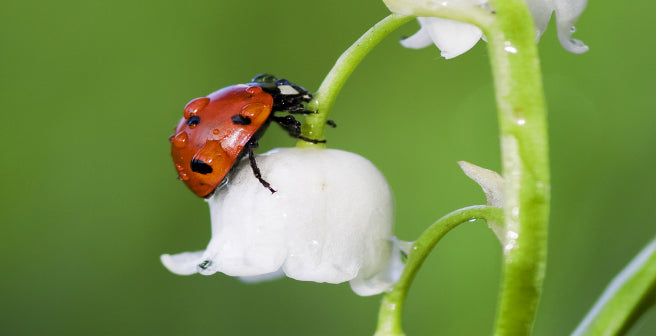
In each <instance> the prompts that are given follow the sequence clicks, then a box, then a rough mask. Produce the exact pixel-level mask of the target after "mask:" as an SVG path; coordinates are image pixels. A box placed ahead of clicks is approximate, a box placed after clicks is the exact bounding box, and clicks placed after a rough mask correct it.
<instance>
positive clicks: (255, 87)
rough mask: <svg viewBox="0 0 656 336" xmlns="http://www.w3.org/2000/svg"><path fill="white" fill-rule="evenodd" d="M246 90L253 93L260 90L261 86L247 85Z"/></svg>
mask: <svg viewBox="0 0 656 336" xmlns="http://www.w3.org/2000/svg"><path fill="white" fill-rule="evenodd" d="M246 92H248V93H250V94H252V95H254V94H258V93H260V92H262V88H261V87H259V86H249V87H248V89H246Z"/></svg>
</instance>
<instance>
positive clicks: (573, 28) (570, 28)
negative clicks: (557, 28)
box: [569, 26, 576, 34]
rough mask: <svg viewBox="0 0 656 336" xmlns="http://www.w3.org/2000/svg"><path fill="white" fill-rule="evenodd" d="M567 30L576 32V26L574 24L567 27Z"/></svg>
mask: <svg viewBox="0 0 656 336" xmlns="http://www.w3.org/2000/svg"><path fill="white" fill-rule="evenodd" d="M569 32H570V33H572V34H574V33H576V27H574V26H571V27H569Z"/></svg>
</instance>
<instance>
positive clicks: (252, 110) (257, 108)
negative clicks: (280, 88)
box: [240, 103, 271, 125]
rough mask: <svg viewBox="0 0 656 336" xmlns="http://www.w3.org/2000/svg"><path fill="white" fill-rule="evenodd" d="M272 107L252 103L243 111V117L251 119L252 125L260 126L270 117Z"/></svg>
mask: <svg viewBox="0 0 656 336" xmlns="http://www.w3.org/2000/svg"><path fill="white" fill-rule="evenodd" d="M270 112H271V106H269V105H266V104H262V103H251V104H248V105H246V106H244V107H243V108H242V109H241V113H240V114H241V115H242V116H243V117H248V118H249V119H251V121H252V122H251V123H253V124H256V125H259V124H261V123H263V122H264V120H265V119H266V118H267V117H268V116H269V113H270Z"/></svg>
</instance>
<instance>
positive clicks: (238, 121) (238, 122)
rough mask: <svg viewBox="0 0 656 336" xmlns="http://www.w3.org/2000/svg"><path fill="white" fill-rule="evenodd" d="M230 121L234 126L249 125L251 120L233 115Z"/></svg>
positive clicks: (239, 115)
mask: <svg viewBox="0 0 656 336" xmlns="http://www.w3.org/2000/svg"><path fill="white" fill-rule="evenodd" d="M230 120H232V123H233V124H235V125H250V124H251V118H249V117H244V116H243V115H241V114H235V115H233V116H232V117H230Z"/></svg>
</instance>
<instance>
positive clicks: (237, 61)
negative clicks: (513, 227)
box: [0, 0, 656, 336]
mask: <svg viewBox="0 0 656 336" xmlns="http://www.w3.org/2000/svg"><path fill="white" fill-rule="evenodd" d="M588 7H589V8H588V10H587V11H586V12H585V13H584V15H583V16H582V17H581V19H580V21H579V23H578V25H577V27H578V32H577V33H576V35H575V36H576V37H577V38H580V39H582V40H583V41H584V42H585V43H587V44H588V45H589V46H590V47H591V49H590V52H588V53H587V54H584V55H573V54H570V53H568V52H566V51H565V50H563V49H562V48H561V47H560V45H559V44H558V42H557V38H556V36H555V35H556V34H555V26H554V22H551V24H550V27H549V29H548V30H547V32H546V34H545V35H544V36H543V38H542V41H541V43H540V48H541V56H542V66H543V69H544V81H545V90H546V93H547V97H548V104H549V112H550V114H549V118H550V119H549V126H550V135H551V140H550V141H551V155H552V169H553V187H552V188H553V210H552V219H551V227H550V241H549V245H550V254H549V264H548V275H547V278H546V283H545V292H544V297H543V300H542V302H541V307H540V310H539V317H538V319H537V323H536V326H535V328H536V329H535V331H536V332H535V334H536V335H543V336H546V335H567V334H569V332H571V331H572V330H573V329H574V327H575V326H576V325H577V323H578V321H580V319H581V318H582V317H583V316H584V314H585V312H586V311H587V310H588V309H589V308H590V306H591V305H592V303H593V302H594V301H595V300H596V298H597V296H598V295H599V294H600V293H601V291H602V290H603V288H604V287H605V286H606V284H607V283H608V282H609V281H610V279H611V278H612V277H613V275H614V274H616V273H617V272H618V271H619V270H620V269H621V268H622V267H623V265H625V264H626V263H627V262H628V260H630V258H632V256H633V255H634V254H635V253H636V252H637V251H639V250H640V249H641V248H642V247H643V246H644V245H645V244H646V243H647V242H648V241H649V240H650V239H651V238H652V237H653V236H654V234H655V233H656V225H654V217H656V216H655V215H656V210H655V206H654V201H655V200H656V192H655V190H656V179H655V178H654V176H653V172H654V171H656V157H655V155H654V154H656V132H655V131H654V129H655V127H656V113H655V111H656V100H655V99H654V92H653V90H654V87H655V85H654V84H655V80H654V75H655V74H656V68H655V66H654V63H655V61H654V52H655V51H656V42H655V40H654V39H653V38H652V36H653V32H654V24H653V18H652V13H653V12H654V11H655V10H656V4H654V3H652V2H648V1H645V2H632V3H631V5H630V7H628V8H627V7H624V6H622V5H618V4H617V3H616V2H611V1H599V2H594V1H593V2H592V3H590V4H589V6H588ZM387 14H388V11H387V9H386V8H385V6H384V5H383V4H382V2H379V1H349V0H335V1H321V2H319V1H312V2H309V1H300V0H287V1H266V0H255V1H244V2H239V1H202V0H195V1H188V2H183V1H175V2H173V1H145V0H137V1H134V0H130V1H126V0H118V1H95V0H91V1H89V0H85V1H70V0H69V1H56V2H55V1H50V2H49V1H30V0H21V1H17V0H5V1H3V3H2V11H1V12H0V27H1V29H0V53H1V54H2V56H1V57H2V61H1V62H0V86H1V90H0V101H1V102H2V103H1V106H2V116H3V118H2V119H3V120H2V123H0V133H1V134H2V138H3V139H4V140H3V143H4V145H3V148H2V158H1V159H0V160H1V162H2V164H0V172H1V173H0V186H1V190H2V192H1V193H0V225H1V228H2V231H1V233H0V249H1V250H0V253H1V255H2V257H1V258H2V259H1V262H2V274H1V276H0V334H2V335H260V334H267V335H371V334H372V333H373V331H374V327H375V324H376V315H377V310H378V302H379V300H380V297H367V298H361V297H358V296H356V295H355V294H353V293H352V292H351V291H350V289H349V287H348V285H321V284H315V283H303V282H298V281H292V280H288V279H285V280H280V281H275V282H270V283H264V284H257V285H247V284H243V283H241V282H239V281H238V280H237V279H233V278H230V277H227V276H224V275H215V276H211V277H203V276H200V275H196V276H190V277H181V276H176V275H173V274H171V273H169V272H168V271H167V270H166V269H164V267H163V266H162V265H161V264H160V262H159V255H160V254H162V253H176V252H182V251H191V250H199V249H202V248H204V247H205V245H206V243H207V241H208V240H209V228H210V223H209V213H208V209H207V206H206V204H205V203H204V202H203V201H202V200H200V199H198V198H196V197H195V196H194V195H193V194H192V193H191V192H189V191H188V190H187V189H186V188H185V186H184V185H183V184H182V183H180V182H179V181H177V180H176V178H175V176H176V174H175V171H174V168H173V164H172V163H171V160H170V159H169V142H168V140H167V138H168V136H169V135H170V133H171V132H172V128H173V126H174V125H175V124H176V123H177V121H178V120H179V118H180V117H181V114H182V108H183V106H184V105H185V104H186V103H187V101H189V100H191V99H192V98H195V97H198V96H204V95H206V94H208V93H210V92H212V91H214V90H216V89H219V88H221V87H224V86H227V85H231V84H235V83H241V82H245V81H247V80H249V79H250V78H251V77H252V76H253V75H255V74H258V73H262V72H269V73H273V74H276V75H278V76H281V77H286V78H288V79H290V80H292V81H293V82H295V83H298V84H300V85H302V86H304V87H306V88H308V89H310V90H316V88H317V87H318V85H319V84H320V82H321V80H322V77H323V76H324V75H325V74H326V73H327V71H328V70H329V69H330V67H331V66H332V64H333V62H334V61H335V60H336V59H337V57H338V56H339V54H340V53H341V52H342V51H343V50H345V49H346V48H347V47H348V46H349V45H350V44H351V43H352V42H353V41H355V40H356V39H357V38H358V37H359V36H360V35H361V34H362V33H363V32H364V31H365V30H367V29H368V28H369V27H370V26H371V25H373V24H374V23H375V22H377V21H378V20H379V19H381V18H383V17H384V16H386V15H387ZM417 28H418V25H417V24H416V23H415V22H412V23H410V24H407V25H406V26H404V27H403V28H402V29H401V30H400V31H398V32H395V33H393V34H392V36H391V37H390V38H388V39H387V40H385V41H384V42H383V43H382V44H381V45H380V46H379V47H377V48H376V49H375V50H374V52H373V53H372V54H371V55H369V56H368V57H367V58H366V59H365V61H364V62H363V63H362V65H361V66H360V67H359V68H358V69H357V70H356V72H355V73H354V74H353V76H352V77H351V79H350V80H349V82H348V83H347V85H346V86H345V88H344V90H343V92H342V94H341V95H340V97H339V99H338V100H337V102H336V105H335V107H334V109H333V114H332V115H331V117H332V118H333V119H334V120H336V121H337V123H338V125H339V127H338V128H336V129H334V130H329V133H328V137H329V144H330V146H331V147H333V148H340V149H344V150H348V151H352V152H356V153H359V154H361V155H363V156H365V157H367V158H369V159H370V160H371V161H373V162H374V163H375V164H376V165H377V166H378V167H379V168H380V169H381V170H382V171H383V173H384V174H385V175H386V177H387V178H388V180H389V182H390V184H391V186H392V188H393V190H394V193H395V198H396V213H397V216H396V219H397V225H396V234H397V235H398V236H399V237H400V238H401V239H404V240H414V239H416V237H418V235H419V234H420V233H421V232H422V230H423V229H424V228H426V227H427V226H428V225H430V224H431V223H432V222H433V221H434V220H436V219H437V218H439V217H441V216H442V215H444V214H446V213H447V212H450V211H452V210H454V209H456V208H459V207H463V206H467V205H471V204H479V203H483V202H484V196H483V194H482V193H481V192H480V190H479V189H478V187H477V186H476V185H475V184H474V183H473V182H472V181H470V180H468V179H467V178H466V177H465V176H464V174H462V173H461V172H460V171H459V169H458V166H457V165H456V161H458V160H467V161H470V162H473V163H476V164H478V165H481V166H484V167H488V168H490V169H494V170H498V169H499V167H500V162H499V150H498V139H497V128H496V110H495V103H494V100H493V87H492V84H491V76H490V68H489V64H488V58H487V50H486V48H485V44H484V42H481V43H479V44H478V45H477V46H476V47H475V48H474V49H473V50H472V51H470V52H468V53H466V54H464V55H463V56H460V57H457V58H455V59H453V60H449V61H445V60H443V59H441V58H440V57H439V53H438V51H437V49H435V48H434V47H430V48H426V49H423V50H419V51H415V50H407V49H404V48H402V47H401V46H400V45H399V44H398V39H399V38H400V37H401V36H408V35H410V34H412V33H414V32H415V31H416V30H417ZM260 143H261V145H262V150H268V149H270V148H274V147H280V146H293V145H294V143H295V141H294V140H293V139H291V138H289V137H288V136H287V135H286V134H284V133H283V132H282V131H280V130H279V129H278V128H277V127H272V128H271V130H270V131H269V132H268V133H267V134H266V136H265V137H264V138H263V139H262V140H261V141H260ZM499 250H500V249H499V245H498V243H497V242H496V241H495V238H494V237H493V235H492V233H491V232H490V231H489V230H487V229H486V227H485V224H484V223H482V222H476V223H472V224H468V225H463V226H462V227H460V228H458V229H457V230H456V231H454V232H452V233H451V234H449V235H448V236H447V237H446V239H445V240H444V241H443V242H442V243H440V245H439V246H438V248H437V249H436V251H435V252H434V253H433V255H432V256H431V258H430V259H429V260H428V262H427V264H426V265H425V266H424V268H423V269H422V271H421V272H420V274H419V276H418V278H417V281H416V282H415V284H414V286H413V288H412V290H411V292H410V295H409V298H408V302H407V307H406V311H405V319H404V323H405V329H406V332H407V333H408V334H409V335H438V334H439V335H487V334H489V333H490V330H491V328H492V324H493V321H494V308H495V301H496V290H497V286H498V283H499V267H500V263H499V261H500V251H499ZM641 324H642V327H641V328H640V330H638V331H636V332H635V335H653V334H655V333H656V316H653V314H652V316H651V317H650V316H647V318H645V319H644V320H643V321H642V322H641Z"/></svg>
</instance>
